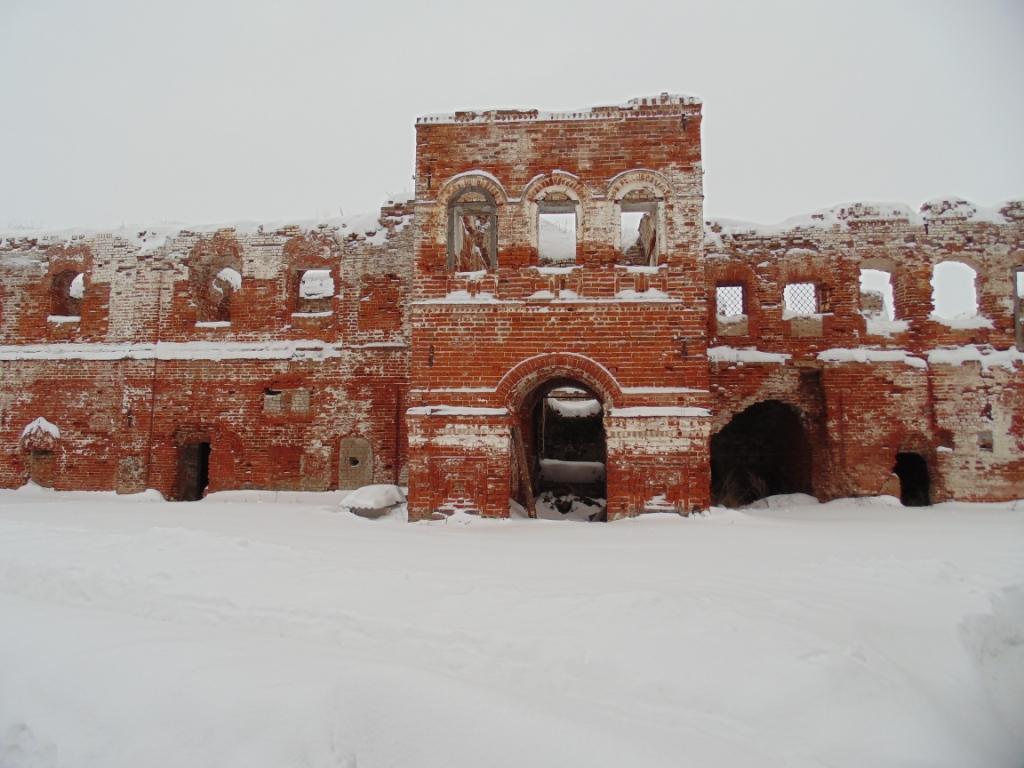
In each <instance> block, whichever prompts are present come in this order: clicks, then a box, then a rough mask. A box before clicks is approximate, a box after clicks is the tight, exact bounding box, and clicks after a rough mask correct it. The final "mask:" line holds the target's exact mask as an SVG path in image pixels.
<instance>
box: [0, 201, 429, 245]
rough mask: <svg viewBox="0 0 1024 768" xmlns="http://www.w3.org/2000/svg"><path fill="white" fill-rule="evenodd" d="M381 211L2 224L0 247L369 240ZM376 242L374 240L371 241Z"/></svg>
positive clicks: (378, 226) (379, 230)
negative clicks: (280, 236)
mask: <svg viewBox="0 0 1024 768" xmlns="http://www.w3.org/2000/svg"><path fill="white" fill-rule="evenodd" d="M413 198H414V195H413V194H412V193H411V192H401V193H398V194H394V195H389V196H388V197H387V199H386V200H385V201H384V202H383V203H381V206H382V207H383V208H387V207H390V206H394V205H405V204H407V203H409V202H411V201H412V200H413ZM380 219H381V212H380V211H379V210H378V211H371V212H364V213H355V214H349V215H340V216H325V217H321V218H309V219H280V220H278V221H267V222H260V221H255V220H251V219H242V220H238V221H225V222H219V223H213V224H187V223H184V222H178V221H169V222H159V223H155V224H140V225H137V226H129V225H127V224H122V225H120V226H118V227H64V228H59V229H45V228H39V229H35V228H15V227H11V228H6V229H0V249H3V248H4V247H5V246H6V247H17V244H19V243H24V241H26V240H37V241H39V244H40V245H41V246H44V247H45V246H51V245H60V244H72V243H74V242H76V241H79V240H89V239H103V238H117V239H120V240H125V241H127V242H129V243H132V244H133V245H135V246H137V247H138V248H141V249H142V250H143V251H149V250H153V249H155V248H159V247H161V246H163V245H164V244H165V243H166V241H167V240H168V239H169V238H172V237H180V236H184V235H189V234H195V235H212V234H215V233H217V232H223V231H226V230H231V231H232V232H234V233H235V234H236V235H256V234H266V235H272V234H275V233H278V232H285V231H288V230H297V231H298V232H301V233H305V232H313V231H316V230H318V229H324V230H336V231H338V232H339V233H340V234H341V235H343V236H346V237H347V236H349V235H355V236H358V237H366V238H369V239H371V240H372V238H373V237H374V236H377V239H378V240H380V239H381V237H380V236H381V235H382V233H383V232H384V230H385V228H384V226H383V225H382V224H381V221H380ZM374 242H376V241H374ZM0 255H2V254H0Z"/></svg>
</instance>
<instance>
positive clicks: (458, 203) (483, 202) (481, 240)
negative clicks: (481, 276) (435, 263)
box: [448, 187, 498, 272]
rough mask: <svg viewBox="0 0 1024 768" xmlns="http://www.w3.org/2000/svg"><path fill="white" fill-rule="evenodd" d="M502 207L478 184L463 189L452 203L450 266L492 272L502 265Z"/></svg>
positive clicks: (463, 270)
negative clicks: (500, 210)
mask: <svg viewBox="0 0 1024 768" xmlns="http://www.w3.org/2000/svg"><path fill="white" fill-rule="evenodd" d="M497 255H498V209H497V206H496V205H495V202H494V197H492V196H491V194H490V193H489V192H488V191H487V190H485V189H480V188H478V187H469V188H467V189H464V190H462V191H461V192H459V193H458V194H457V195H456V196H455V197H454V198H453V199H452V201H451V203H449V205H448V269H449V270H451V271H453V272H479V271H480V270H486V271H488V272H490V271H493V270H495V269H497V266H498V259H497Z"/></svg>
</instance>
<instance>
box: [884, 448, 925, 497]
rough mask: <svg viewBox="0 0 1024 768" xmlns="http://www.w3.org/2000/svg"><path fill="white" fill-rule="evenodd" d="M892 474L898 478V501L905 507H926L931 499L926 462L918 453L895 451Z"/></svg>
mask: <svg viewBox="0 0 1024 768" xmlns="http://www.w3.org/2000/svg"><path fill="white" fill-rule="evenodd" d="M892 471H893V474H894V475H896V476H897V477H898V478H899V479H900V503H901V504H903V506H905V507H927V506H928V505H930V504H931V503H932V501H931V480H930V478H929V475H928V462H927V461H925V458H924V456H922V455H921V454H920V453H909V452H907V453H897V454H896V466H894V467H893V468H892Z"/></svg>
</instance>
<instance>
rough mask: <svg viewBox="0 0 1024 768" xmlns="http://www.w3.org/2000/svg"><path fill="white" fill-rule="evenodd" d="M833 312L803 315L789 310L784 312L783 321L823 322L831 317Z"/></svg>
mask: <svg viewBox="0 0 1024 768" xmlns="http://www.w3.org/2000/svg"><path fill="white" fill-rule="evenodd" d="M831 314H832V313H831V312H814V313H811V314H801V313H799V312H793V311H791V310H789V309H786V310H783V312H782V319H783V320H821V319H822V318H823V317H827V316H829V315H831Z"/></svg>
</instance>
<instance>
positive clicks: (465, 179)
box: [435, 170, 508, 209]
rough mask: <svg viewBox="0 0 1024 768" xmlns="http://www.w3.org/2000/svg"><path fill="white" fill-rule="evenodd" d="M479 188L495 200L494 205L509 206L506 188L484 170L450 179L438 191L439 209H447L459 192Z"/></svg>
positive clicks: (469, 172) (473, 171)
mask: <svg viewBox="0 0 1024 768" xmlns="http://www.w3.org/2000/svg"><path fill="white" fill-rule="evenodd" d="M474 187H476V188H478V189H482V190H485V191H486V192H487V193H488V194H490V196H491V197H493V198H494V204H495V205H498V206H501V205H507V204H508V194H507V193H506V192H505V187H503V186H502V185H501V182H500V181H498V179H496V178H495V177H494V176H493V175H492V174H490V173H488V172H486V171H482V170H472V171H465V172H464V173H460V174H457V175H455V176H452V177H451V178H450V179H448V180H447V181H446V182H445V183H444V184H442V185H441V188H440V189H439V190H438V191H437V197H436V198H435V200H436V202H437V204H438V207H439V208H442V209H447V207H448V203H449V202H451V200H452V198H454V197H455V196H456V195H457V194H459V192H462V191H463V190H464V189H471V188H474Z"/></svg>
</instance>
